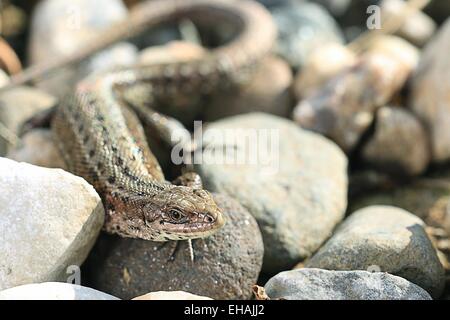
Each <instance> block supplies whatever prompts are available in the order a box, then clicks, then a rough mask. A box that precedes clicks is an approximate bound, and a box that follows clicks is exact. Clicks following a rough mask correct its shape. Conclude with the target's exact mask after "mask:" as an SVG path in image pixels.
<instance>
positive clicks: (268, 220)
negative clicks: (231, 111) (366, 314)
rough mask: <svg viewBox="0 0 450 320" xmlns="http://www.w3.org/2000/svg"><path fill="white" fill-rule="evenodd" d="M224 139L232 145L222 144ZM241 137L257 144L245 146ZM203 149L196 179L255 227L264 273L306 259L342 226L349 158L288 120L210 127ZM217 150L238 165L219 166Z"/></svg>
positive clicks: (238, 119) (239, 119) (252, 119)
mask: <svg viewBox="0 0 450 320" xmlns="http://www.w3.org/2000/svg"><path fill="white" fill-rule="evenodd" d="M244 128H245V129H250V131H242V130H244ZM217 134H218V135H217ZM224 134H225V137H223V138H224V139H227V138H226V136H229V134H232V136H231V137H232V138H233V140H232V141H224V140H223V139H220V137H221V136H223V135H224ZM247 134H248V135H250V136H251V135H252V134H255V135H259V136H260V138H259V139H258V141H256V140H255V141H252V140H248V138H249V136H247ZM265 134H267V136H265ZM214 138H216V139H214ZM246 141H248V142H247V143H245V142H246ZM242 143H245V144H242ZM208 144H209V147H207V148H208V150H206V151H205V152H204V153H203V163H202V164H200V165H198V166H197V167H198V172H199V174H200V175H201V176H202V179H203V181H204V183H205V185H206V186H207V187H208V188H209V189H211V190H213V191H216V192H220V193H227V194H228V195H230V196H231V197H233V198H235V199H237V200H238V201H239V202H240V203H241V204H242V205H243V206H244V207H246V208H247V209H248V210H249V212H250V213H251V214H252V215H253V216H254V217H255V218H256V220H257V221H258V224H259V226H260V228H261V232H262V234H263V239H264V246H265V256H264V267H263V270H264V272H267V273H269V274H270V273H276V272H279V271H281V270H285V269H287V268H290V267H292V266H294V265H295V264H296V263H297V262H299V261H300V260H302V259H305V258H306V257H308V256H310V255H311V254H312V253H313V252H314V251H316V250H317V249H318V247H319V246H320V245H321V244H322V243H323V242H324V241H325V239H327V238H328V237H329V236H330V234H331V232H332V230H333V229H334V227H335V226H336V224H338V223H339V222H340V221H341V220H342V218H343V216H344V212H345V209H346V204H347V174H346V168H347V159H346V157H345V156H344V154H343V153H342V152H341V151H340V150H339V148H338V147H337V146H336V145H334V144H333V143H331V142H330V141H328V140H327V139H325V138H323V137H321V136H319V135H317V134H314V133H311V132H308V131H304V130H302V129H301V128H299V127H298V126H296V125H295V124H294V123H293V122H291V121H289V120H285V119H282V118H279V117H275V116H271V115H267V114H263V113H250V114H247V115H241V116H235V117H231V118H227V119H224V120H221V121H218V122H215V123H212V124H210V125H209V126H208V128H207V130H206V131H205V133H204V145H205V146H208ZM225 145H226V146H227V147H226V148H224V146H225ZM257 145H259V148H258V149H256V150H254V151H255V152H252V148H253V147H255V146H257ZM223 149H225V155H226V157H228V156H229V157H231V159H236V160H237V159H243V160H244V161H241V162H237V161H234V162H232V163H231V164H230V163H224V159H221V155H222V151H223ZM215 151H218V152H215ZM216 156H218V157H217V158H216ZM253 156H255V157H256V159H255V158H253ZM233 157H234V158H233ZM254 160H256V161H254Z"/></svg>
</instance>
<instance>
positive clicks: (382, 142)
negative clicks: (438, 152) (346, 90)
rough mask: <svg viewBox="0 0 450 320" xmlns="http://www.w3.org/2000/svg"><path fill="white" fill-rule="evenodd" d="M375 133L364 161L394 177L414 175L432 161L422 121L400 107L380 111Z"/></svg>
mask: <svg viewBox="0 0 450 320" xmlns="http://www.w3.org/2000/svg"><path fill="white" fill-rule="evenodd" d="M374 130H375V131H374V134H373V135H372V136H371V137H370V138H369V139H368V141H367V142H366V144H365V146H364V147H363V150H362V156H363V159H364V160H365V161H366V162H368V163H369V164H371V165H372V166H373V167H376V168H378V169H380V170H383V171H386V172H388V173H391V174H394V175H406V176H414V175H419V174H421V173H423V172H424V171H425V169H426V168H427V166H428V163H429V161H430V155H429V153H430V146H429V143H428V135H427V132H426V131H425V128H424V127H423V126H422V124H421V123H420V121H419V120H418V119H417V118H416V117H415V116H414V115H413V114H412V113H411V112H409V111H408V110H406V109H403V108H400V107H388V106H387V107H382V108H380V109H378V110H377V113H376V121H375V129H374Z"/></svg>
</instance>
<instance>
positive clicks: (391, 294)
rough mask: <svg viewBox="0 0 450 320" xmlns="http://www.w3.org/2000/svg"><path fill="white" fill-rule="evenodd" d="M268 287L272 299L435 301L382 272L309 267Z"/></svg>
mask: <svg viewBox="0 0 450 320" xmlns="http://www.w3.org/2000/svg"><path fill="white" fill-rule="evenodd" d="M264 288H265V290H266V293H267V295H268V296H269V297H270V298H271V299H286V300H431V297H430V295H429V294H428V293H427V292H426V291H425V290H423V289H422V288H420V287H419V286H417V285H415V284H413V283H411V282H409V281H407V280H405V279H403V278H400V277H397V276H394V275H391V274H389V273H382V272H367V271H328V270H322V269H315V268H305V269H298V270H292V271H285V272H281V273H279V274H277V275H276V276H275V277H273V278H271V279H270V280H269V281H268V282H267V284H266V285H265V287H264Z"/></svg>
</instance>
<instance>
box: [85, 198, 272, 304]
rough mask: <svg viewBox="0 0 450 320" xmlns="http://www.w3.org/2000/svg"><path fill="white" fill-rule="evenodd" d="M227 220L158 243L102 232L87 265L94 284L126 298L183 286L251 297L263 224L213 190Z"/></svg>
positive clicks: (208, 292) (210, 293) (206, 293)
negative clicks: (201, 232) (208, 232)
mask: <svg viewBox="0 0 450 320" xmlns="http://www.w3.org/2000/svg"><path fill="white" fill-rule="evenodd" d="M214 199H215V201H216V203H217V205H218V206H219V207H220V208H221V209H222V210H223V212H224V214H225V217H226V219H227V221H226V224H225V226H224V227H223V228H222V229H221V230H220V231H219V232H217V233H215V234H214V235H212V236H210V237H208V238H205V239H203V240H202V239H200V240H194V241H193V248H194V258H195V260H194V262H191V260H190V256H189V252H188V247H187V242H186V241H183V242H180V243H179V246H180V247H179V248H178V249H177V251H176V253H175V259H174V260H173V261H172V260H170V261H169V259H170V256H171V254H172V253H173V250H174V244H175V243H174V242H168V243H165V244H164V243H158V242H152V241H144V240H139V239H129V238H120V237H117V236H110V235H106V234H103V235H102V236H101V237H100V238H99V240H98V242H97V244H96V246H95V247H94V249H93V251H92V252H91V255H90V257H89V258H88V261H87V262H86V268H87V277H86V279H88V280H87V281H88V282H89V283H90V286H91V287H93V288H96V289H98V290H101V291H105V292H109V293H111V294H113V295H115V296H117V297H120V298H122V299H131V298H133V297H136V296H139V295H143V294H146V293H148V292H149V291H151V292H153V291H174V290H175V291H176V290H182V291H187V292H190V293H193V294H198V295H202V296H208V297H211V298H213V299H249V298H250V297H251V296H252V288H251V287H252V285H253V284H255V283H256V280H257V278H258V275H259V273H260V270H261V265H262V259H263V253H264V248H263V244H262V238H261V233H260V231H259V229H258V225H257V224H256V222H255V220H254V219H253V218H252V216H251V215H250V214H249V213H248V212H247V211H246V210H245V209H244V208H243V207H242V206H241V205H239V204H238V203H237V202H236V201H235V200H233V199H231V198H229V197H226V196H223V195H217V194H216V195H214Z"/></svg>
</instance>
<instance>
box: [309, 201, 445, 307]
mask: <svg viewBox="0 0 450 320" xmlns="http://www.w3.org/2000/svg"><path fill="white" fill-rule="evenodd" d="M424 228H425V224H424V223H423V221H422V220H421V219H419V218H418V217H416V216H414V215H413V214H412V213H409V212H407V211H405V210H403V209H400V208H396V207H390V206H371V207H367V208H363V209H361V210H358V211H356V212H354V213H353V214H351V215H350V217H348V218H347V219H346V220H345V221H344V223H343V224H342V225H340V226H339V228H338V229H337V230H336V231H335V233H334V235H333V236H332V237H331V238H330V239H329V240H328V242H327V243H326V244H325V245H324V246H323V247H321V249H320V250H319V251H318V252H317V253H316V254H315V255H314V256H313V257H312V258H311V259H310V260H309V261H307V263H306V265H305V266H306V267H307V268H320V269H328V270H342V271H345V270H366V271H381V272H388V273H391V274H394V275H397V276H399V277H402V278H405V279H407V280H409V281H411V282H412V283H415V284H416V285H418V286H420V287H421V288H423V289H425V290H426V291H428V293H430V295H431V296H432V297H434V298H438V297H439V296H440V295H441V294H442V291H443V289H444V280H445V279H444V269H443V266H442V265H441V263H440V261H439V259H438V256H437V254H436V250H435V248H434V247H433V245H432V243H431V241H430V239H429V238H428V236H427V234H426V232H425V229H424Z"/></svg>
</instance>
